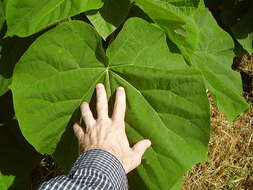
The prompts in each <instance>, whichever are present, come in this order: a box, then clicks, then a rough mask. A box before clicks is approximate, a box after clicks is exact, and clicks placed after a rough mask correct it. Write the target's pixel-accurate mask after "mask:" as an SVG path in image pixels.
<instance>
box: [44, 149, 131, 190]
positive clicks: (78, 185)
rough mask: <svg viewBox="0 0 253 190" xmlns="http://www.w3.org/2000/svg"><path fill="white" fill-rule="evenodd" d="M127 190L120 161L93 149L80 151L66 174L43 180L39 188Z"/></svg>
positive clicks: (55, 189) (102, 151)
mask: <svg viewBox="0 0 253 190" xmlns="http://www.w3.org/2000/svg"><path fill="white" fill-rule="evenodd" d="M84 189H85V190H98V189H99V190H107V189H110V190H127V189H128V182H127V176H126V173H125V170H124V168H123V166H122V165H121V163H120V161H119V160H118V159H117V158H116V157H115V156H113V155H112V154H111V153H109V152H107V151H104V150H100V149H93V150H89V151H87V152H84V153H82V154H81V155H80V156H79V157H78V158H77V160H76V162H75V163H74V165H73V167H72V168H71V170H70V172H69V174H68V176H58V177H55V178H53V179H51V180H49V181H46V182H44V183H43V184H42V185H41V186H40V187H39V190H84Z"/></svg>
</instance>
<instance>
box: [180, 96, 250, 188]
mask: <svg viewBox="0 0 253 190" xmlns="http://www.w3.org/2000/svg"><path fill="white" fill-rule="evenodd" d="M210 102H211V110H212V119H211V126H212V135H211V140H210V143H209V152H208V155H209V158H210V162H209V163H201V164H197V165H196V166H195V167H194V168H192V170H190V171H189V172H188V174H187V176H186V178H185V182H184V187H183V189H184V190H225V189H226V190H227V189H231V190H237V189H238V190H251V189H253V177H252V176H253V107H252V106H251V109H250V110H249V111H248V112H246V113H245V114H243V115H242V116H241V117H239V118H238V119H237V120H236V121H235V122H234V123H230V122H228V121H227V120H226V119H225V118H224V116H223V115H222V114H221V113H219V111H218V109H217V107H216V105H215V104H214V102H213V100H212V98H211V97H210Z"/></svg>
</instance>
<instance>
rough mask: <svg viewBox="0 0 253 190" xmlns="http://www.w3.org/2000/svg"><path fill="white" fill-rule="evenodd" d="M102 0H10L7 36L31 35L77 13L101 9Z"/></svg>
mask: <svg viewBox="0 0 253 190" xmlns="http://www.w3.org/2000/svg"><path fill="white" fill-rule="evenodd" d="M102 5H103V2H102V0H72V1H69V0H52V1H41V0H22V1H20V0H8V2H7V8H6V18H7V25H8V31H7V34H6V35H7V36H13V35H17V36H20V37H25V36H29V35H31V34H34V33H36V32H38V31H40V30H42V29H45V28H46V27H48V26H50V25H52V24H54V23H56V22H59V21H61V20H63V19H66V18H68V17H71V16H74V15H76V14H79V13H82V12H85V11H89V10H93V9H99V8H100V7H102Z"/></svg>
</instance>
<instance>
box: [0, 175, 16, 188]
mask: <svg viewBox="0 0 253 190" xmlns="http://www.w3.org/2000/svg"><path fill="white" fill-rule="evenodd" d="M14 179H15V176H13V175H3V174H2V173H1V171H0V189H1V190H8V189H9V187H11V185H12V183H13V181H14Z"/></svg>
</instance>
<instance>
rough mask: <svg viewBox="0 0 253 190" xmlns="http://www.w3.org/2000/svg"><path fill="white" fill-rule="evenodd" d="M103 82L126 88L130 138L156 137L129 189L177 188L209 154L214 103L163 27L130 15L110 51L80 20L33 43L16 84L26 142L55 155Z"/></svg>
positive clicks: (110, 87)
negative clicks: (71, 121) (69, 127)
mask: <svg viewBox="0 0 253 190" xmlns="http://www.w3.org/2000/svg"><path fill="white" fill-rule="evenodd" d="M98 82H103V83H104V84H105V86H106V90H107V95H108V97H109V98H111V97H113V94H114V92H115V90H116V88H117V87H118V86H123V87H124V88H125V90H126V94H127V110H126V117H125V124H126V130H127V135H128V137H129V140H130V142H131V143H134V142H136V141H138V140H140V139H142V138H148V139H151V141H152V147H151V148H150V149H149V150H148V151H147V152H146V153H145V156H144V160H143V162H142V165H141V166H140V167H138V169H137V173H136V175H138V176H139V178H131V180H130V182H131V183H130V187H131V185H133V184H135V183H136V184H137V183H138V184H145V185H146V187H147V188H148V189H152V190H161V189H162V190H168V189H179V186H180V184H181V182H182V178H183V175H184V174H185V172H186V171H187V170H188V169H189V168H191V167H192V166H193V164H195V163H197V162H200V161H206V160H207V145H208V141H209V125H210V121H209V119H210V114H209V104H208V100H207V97H206V93H205V87H204V83H203V81H202V77H201V74H200V73H199V72H198V71H196V70H195V69H192V68H188V66H187V65H186V64H185V62H184V60H183V58H182V56H180V55H178V54H172V53H170V52H169V49H168V47H167V44H166V35H165V33H164V32H163V31H162V30H161V29H159V28H158V27H157V26H153V25H151V24H149V23H148V22H146V21H144V20H142V19H138V18H131V19H129V20H128V21H127V22H126V23H125V25H124V26H123V29H122V30H121V32H120V33H119V35H118V36H117V38H116V40H115V41H114V42H112V44H111V45H110V46H109V49H108V50H107V51H106V54H105V53H104V50H103V49H102V45H101V39H100V37H99V35H98V34H97V33H96V32H95V30H94V29H93V27H91V26H90V25H88V24H86V23H83V22H80V21H70V22H66V23H63V24H61V25H59V26H57V27H56V28H54V29H53V30H51V31H49V32H47V33H45V34H44V35H42V36H41V37H40V38H38V39H37V40H36V42H34V43H33V44H32V46H31V47H30V48H29V50H28V51H27V52H26V53H25V54H24V56H23V57H22V58H21V60H20V62H19V64H17V65H16V68H15V71H14V77H13V83H12V85H11V89H12V92H13V97H14V106H15V112H16V116H17V118H18V120H19V123H20V125H21V130H22V133H23V134H24V136H25V137H26V138H27V140H28V141H29V142H30V143H31V144H32V145H33V146H34V147H35V148H36V149H37V150H38V151H39V152H42V153H48V154H52V153H53V152H54V151H55V147H56V145H57V143H58V142H59V140H60V138H61V135H62V133H63V132H64V130H65V127H66V126H67V124H68V121H69V119H70V118H71V116H72V114H73V112H74V111H75V110H76V109H77V108H78V107H79V106H80V104H81V102H82V101H90V99H91V97H92V94H93V91H94V88H95V85H96V84H97V83H98ZM68 154H71V152H68ZM62 156H66V153H64V155H62ZM143 187H144V185H143Z"/></svg>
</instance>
